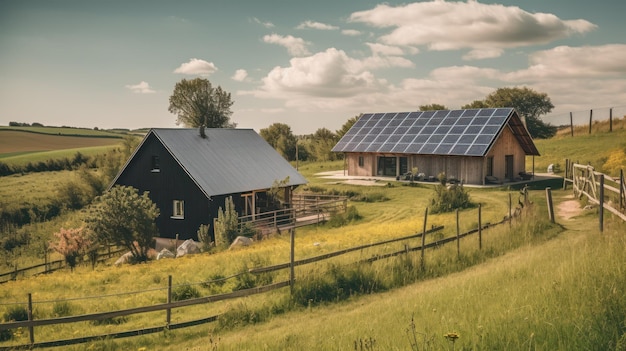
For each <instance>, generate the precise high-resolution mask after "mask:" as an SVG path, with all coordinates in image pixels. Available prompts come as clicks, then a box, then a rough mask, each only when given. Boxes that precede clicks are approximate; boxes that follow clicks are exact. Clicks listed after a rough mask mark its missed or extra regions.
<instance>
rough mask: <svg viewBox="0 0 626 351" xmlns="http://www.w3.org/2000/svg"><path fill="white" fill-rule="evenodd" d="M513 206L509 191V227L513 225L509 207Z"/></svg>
mask: <svg viewBox="0 0 626 351" xmlns="http://www.w3.org/2000/svg"><path fill="white" fill-rule="evenodd" d="M512 206H513V200H512V196H511V193H509V228H510V227H511V226H512V225H513V214H512V213H511V207H512Z"/></svg>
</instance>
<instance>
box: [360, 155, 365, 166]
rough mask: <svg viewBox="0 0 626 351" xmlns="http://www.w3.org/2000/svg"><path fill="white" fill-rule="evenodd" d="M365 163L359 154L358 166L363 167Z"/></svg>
mask: <svg viewBox="0 0 626 351" xmlns="http://www.w3.org/2000/svg"><path fill="white" fill-rule="evenodd" d="M364 165H365V160H364V159H363V156H359V167H363V166H364Z"/></svg>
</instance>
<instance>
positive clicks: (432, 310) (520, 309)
mask: <svg viewBox="0 0 626 351" xmlns="http://www.w3.org/2000/svg"><path fill="white" fill-rule="evenodd" d="M613 135H616V134H615V133H614V134H613ZM575 139H576V138H575ZM557 140H558V139H557ZM622 140H623V139H622ZM557 142H558V143H562V142H560V141H557ZM618 142H619V141H618ZM613 143H615V141H613ZM559 152H565V151H559V150H558V147H556V148H555V155H558V153H559ZM340 167H341V163H335V164H333V165H332V166H331V167H330V169H338V168H340ZM325 170H329V167H328V166H325V167H321V166H320V165H301V171H302V172H303V173H305V174H306V175H307V176H309V175H310V174H312V173H315V172H318V171H325ZM310 179H313V182H312V183H313V184H312V185H319V184H322V183H325V182H329V181H328V180H322V179H318V178H310ZM331 187H336V188H340V189H353V188H354V189H358V190H359V191H368V192H383V193H385V194H386V195H388V197H390V198H391V199H392V200H391V201H388V202H383V203H378V204H371V205H370V204H361V203H358V204H356V205H357V208H358V209H359V212H361V213H362V214H365V217H366V220H365V221H363V222H361V223H359V224H356V225H353V226H349V227H347V228H344V229H325V228H324V229H322V228H315V227H311V228H307V229H302V230H299V231H298V239H297V240H298V241H297V242H298V243H299V244H301V246H299V248H298V249H297V252H296V257H306V256H311V255H314V254H317V253H319V252H320V250H334V249H336V248H339V247H348V246H353V245H354V244H355V243H362V242H371V241H377V240H382V239H384V238H386V237H393V236H398V234H399V233H411V232H415V231H417V230H419V229H420V228H421V226H422V218H423V208H424V205H425V204H426V201H427V199H428V197H429V195H428V194H429V193H430V190H429V189H426V188H404V187H394V188H377V187H370V188H362V187H349V186H345V185H332V186H331ZM566 194H567V193H565V192H560V191H559V192H555V202H556V203H558V202H560V201H562V200H563V197H564V196H565V195H566ZM472 196H473V198H474V199H477V200H479V201H481V202H485V203H489V204H491V205H489V206H491V209H490V210H488V211H487V212H486V214H485V213H484V214H485V216H486V217H487V219H485V217H484V219H483V221H484V222H486V221H495V220H498V219H501V213H502V211H503V210H504V209H505V208H506V207H507V204H508V194H507V193H506V192H500V191H477V190H476V191H475V190H472ZM465 216H466V217H463V218H462V223H465V224H464V225H470V224H472V223H471V222H472V221H474V222H475V219H474V218H475V215H474V214H473V213H471V211H468V212H466V213H465ZM451 217H452V216H451V215H445V216H439V217H437V216H433V217H430V218H429V223H432V224H444V223H449V220H450V218H451ZM595 218H596V217H595V216H594V215H593V214H588V215H584V216H581V217H579V218H577V219H575V220H574V221H572V222H567V223H562V224H563V225H564V226H565V228H566V229H567V231H566V232H565V233H563V234H562V235H560V236H559V238H557V239H556V240H553V241H550V242H548V243H546V244H544V245H541V246H529V247H525V248H521V249H518V250H516V251H515V252H511V253H509V254H507V255H505V256H503V257H500V258H497V259H493V260H490V261H489V262H487V263H485V264H483V265H480V266H478V267H475V268H472V269H470V270H467V271H465V272H461V273H455V274H453V275H451V276H450V277H447V278H445V279H435V280H431V281H428V282H423V283H418V284H413V285H411V286H409V287H406V288H402V289H396V290H393V291H391V292H387V293H383V294H376V295H372V296H367V297H361V298H358V299H355V300H354V301H351V302H348V303H342V304H337V305H330V306H326V307H318V308H313V309H311V310H307V311H301V312H291V313H288V314H286V315H285V316H283V317H280V318H274V319H272V320H271V321H269V322H268V323H263V324H259V325H254V326H249V327H246V328H243V329H240V330H235V331H231V332H224V333H220V334H219V335H218V336H219V338H220V345H219V348H218V349H219V350H230V349H233V350H234V349H259V350H266V349H272V350H274V349H277V350H279V349H285V350H289V349H319V350H329V349H331V350H332V349H338V350H342V349H354V346H353V342H354V341H355V340H357V339H359V338H369V337H371V338H374V339H376V340H377V345H378V349H391V350H394V349H409V346H408V345H409V344H408V340H407V334H406V330H407V328H408V327H409V323H410V320H411V316H414V317H415V323H416V330H417V332H418V333H420V334H419V335H418V340H422V339H421V338H422V334H423V337H424V338H425V339H427V340H431V341H430V347H429V348H427V349H435V350H436V349H444V348H446V347H448V346H450V345H449V344H445V340H442V337H441V335H443V333H446V332H450V331H457V332H459V333H460V334H461V339H459V341H458V342H457V349H460V347H458V346H461V345H463V346H467V348H470V347H473V349H475V350H487V349H538V350H539V349H542V350H569V349H599V348H598V345H595V344H594V343H593V340H590V338H589V335H594V336H597V335H598V334H600V335H601V334H602V332H603V331H606V333H610V331H611V330H614V327H615V325H620V324H623V321H621V320H611V318H612V317H611V316H616V318H623V316H624V315H626V301H625V300H624V296H625V295H624V294H623V291H624V288H625V287H626V282H625V281H624V277H625V276H626V274H624V273H625V272H624V271H623V267H625V266H626V249H625V248H626V244H625V242H624V236H623V233H624V231H626V228H624V225H623V224H619V225H618V224H613V223H611V224H609V225H608V227H607V228H608V229H607V230H606V232H605V234H604V235H599V234H598V233H597V232H596V230H597V229H596V228H597V224H596V222H595ZM367 233H371V236H370V235H367ZM447 235H450V232H449V231H448V234H447ZM313 243H320V244H321V245H320V246H314V245H313ZM287 248H288V240H287V238H285V237H276V238H274V239H272V240H270V241H267V242H264V243H259V244H257V245H255V247H254V248H251V249H246V250H237V251H231V252H227V253H224V254H220V255H212V256H205V255H202V256H198V257H188V258H184V259H179V260H169V261H159V262H155V263H150V264H148V265H141V266H135V267H120V268H114V269H113V268H110V267H104V266H103V267H99V268H98V269H97V270H96V271H95V272H91V271H90V270H89V269H88V268H84V267H81V268H79V269H78V270H77V271H76V272H75V273H74V274H68V273H65V272H58V273H54V274H51V275H49V276H45V277H38V278H35V279H26V280H23V281H18V282H14V283H9V284H7V285H4V286H3V289H0V299H2V300H3V301H23V300H24V297H23V296H22V295H23V294H24V293H23V292H25V291H30V292H34V295H33V296H34V298H35V300H36V301H42V300H54V299H56V298H66V297H72V296H77V295H78V296H85V295H101V294H106V293H113V292H117V291H129V290H145V289H148V288H151V287H163V286H164V284H165V280H166V279H165V278H164V277H166V275H167V274H173V275H174V281H175V284H176V283H177V282H182V281H186V282H198V281H202V280H206V279H208V278H209V276H210V275H211V274H213V273H214V272H221V273H222V274H224V275H227V274H229V273H232V272H236V271H238V270H239V269H241V268H242V266H241V262H243V261H250V260H254V259H258V258H259V257H269V260H270V261H271V262H272V263H276V262H284V261H285V260H286V258H287V251H288V250H287ZM362 254H363V255H365V256H367V255H368V254H370V253H368V252H365V253H362ZM299 274H302V272H300V273H299ZM282 278H284V277H277V279H282ZM5 288H6V289H5ZM201 291H202V292H203V294H206V293H208V291H206V290H201ZM76 292H78V293H76ZM69 293H71V294H70V295H69V296H68V294H69ZM75 293H76V294H75ZM277 294H283V293H280V292H279V293H277ZM162 295H163V294H162V292H157V293H155V295H152V296H145V297H144V296H140V295H130V296H124V297H122V298H113V301H111V300H109V301H105V300H103V301H101V302H97V303H95V304H94V303H89V304H88V305H89V306H83V305H82V303H81V302H76V303H73V304H76V307H75V308H76V310H78V311H82V312H89V311H90V310H91V309H92V308H96V309H97V310H103V309H110V308H124V307H125V306H128V305H129V304H130V305H138V304H145V303H146V302H150V301H152V302H153V303H156V302H158V301H160V302H162V300H163V297H162ZM268 296H274V298H276V295H275V294H270V295H268ZM268 298H270V297H268ZM245 303H246V304H248V305H250V304H252V305H254V304H255V303H260V302H259V300H258V299H256V300H255V299H254V298H251V299H246V302H245ZM240 304H241V303H238V302H233V303H232V304H230V303H224V304H222V305H215V306H210V307H207V310H204V309H198V308H196V309H194V310H193V311H187V312H186V314H188V315H190V316H191V315H192V314H194V313H200V315H207V313H211V311H219V310H223V309H224V308H226V309H228V308H230V307H234V306H239V305H240ZM38 306H39V307H37V308H38V311H37V312H38V315H39V316H46V315H48V316H49V315H50V314H51V312H50V311H51V308H52V307H51V306H50V304H48V305H45V304H40V305H38ZM229 306H230V307H229ZM198 310H200V311H198ZM181 313H183V314H185V312H181ZM186 317H187V316H185V315H181V314H180V313H178V314H175V315H174V317H173V320H174V321H176V320H181V318H183V319H182V320H185V318H186ZM155 318H156V320H157V322H154V321H150V319H144V318H140V319H139V318H138V319H137V320H135V319H134V317H133V319H131V320H130V321H129V323H127V324H126V325H123V326H122V328H121V329H129V326H131V325H139V326H148V325H152V324H155V323H156V324H157V325H158V324H160V323H162V316H161V314H159V315H158V316H155ZM607 321H609V322H611V324H612V326H609V325H606V323H607ZM94 328H95V327H94V326H91V325H85V332H88V333H93V332H96V333H97V332H98V330H95V329H94ZM111 328H113V326H109V327H107V330H111ZM611 328H613V329H611ZM210 330H211V328H210V327H207V326H201V327H197V328H190V329H185V330H179V331H176V332H173V333H166V334H161V335H154V336H146V337H140V338H131V339H127V340H122V341H119V342H113V341H110V342H105V343H104V344H102V345H100V346H95V347H105V348H106V346H105V345H107V343H108V345H109V347H110V348H112V349H114V348H120V347H121V348H128V349H132V348H135V349H136V348H139V347H142V346H145V345H148V346H149V348H150V349H169V348H171V347H172V345H178V347H180V348H189V349H206V348H207V345H208V333H209V331H210ZM598 330H599V331H598ZM48 332H49V331H48ZM55 332H56V331H55ZM99 332H103V331H102V330H99ZM592 332H593V333H592ZM41 333H43V334H39V335H45V334H46V333H47V332H46V331H42V332H41ZM617 337H619V335H617V336H613V335H607V338H608V339H612V340H617ZM26 338H27V337H26ZM22 341H24V340H22ZM158 344H163V345H166V346H161V347H159V346H158ZM594 345H595V347H594ZM84 347H85V346H84V345H83V346H78V347H76V348H75V349H77V350H78V349H83V348H84ZM420 349H423V348H420ZM600 349H601V348H600Z"/></svg>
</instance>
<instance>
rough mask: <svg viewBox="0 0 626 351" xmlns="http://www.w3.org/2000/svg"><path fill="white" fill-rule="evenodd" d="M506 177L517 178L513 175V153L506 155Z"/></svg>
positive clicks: (510, 179)
mask: <svg viewBox="0 0 626 351" xmlns="http://www.w3.org/2000/svg"><path fill="white" fill-rule="evenodd" d="M504 178H505V179H508V180H509V181H513V180H515V179H514V178H515V176H514V175H513V155H506V156H504Z"/></svg>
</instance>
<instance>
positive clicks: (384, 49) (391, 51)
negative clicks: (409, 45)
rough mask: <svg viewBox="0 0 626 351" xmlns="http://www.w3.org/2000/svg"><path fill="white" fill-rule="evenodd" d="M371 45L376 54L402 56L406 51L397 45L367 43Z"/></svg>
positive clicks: (373, 52)
mask: <svg viewBox="0 0 626 351" xmlns="http://www.w3.org/2000/svg"><path fill="white" fill-rule="evenodd" d="M365 44H366V45H367V46H369V48H370V50H372V54H374V55H385V56H401V55H403V54H404V51H403V50H402V49H401V48H399V47H397V46H389V45H384V44H377V43H365Z"/></svg>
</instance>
